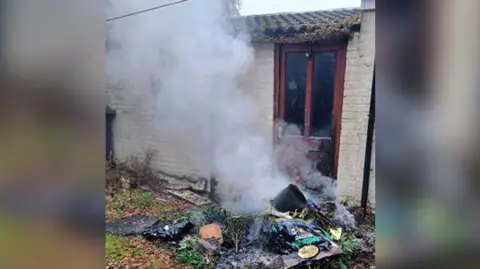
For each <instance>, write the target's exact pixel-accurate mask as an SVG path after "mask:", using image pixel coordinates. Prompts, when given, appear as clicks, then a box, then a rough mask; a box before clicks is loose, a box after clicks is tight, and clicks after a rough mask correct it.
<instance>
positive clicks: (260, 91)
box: [241, 43, 275, 145]
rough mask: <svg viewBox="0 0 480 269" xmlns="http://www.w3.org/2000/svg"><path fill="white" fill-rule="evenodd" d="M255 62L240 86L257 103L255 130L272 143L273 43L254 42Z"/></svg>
mask: <svg viewBox="0 0 480 269" xmlns="http://www.w3.org/2000/svg"><path fill="white" fill-rule="evenodd" d="M253 48H254V53H255V57H254V59H255V63H254V64H253V66H252V67H251V68H250V70H249V72H248V73H247V74H246V75H245V77H243V78H242V79H241V88H242V89H244V90H245V91H246V92H248V93H249V94H250V95H251V96H252V98H253V99H254V100H255V101H256V103H257V110H258V111H257V112H258V113H257V115H258V117H257V119H256V121H255V126H254V128H255V131H256V132H258V133H259V134H260V135H262V136H263V137H264V138H265V139H266V140H267V142H268V144H269V145H273V109H274V101H275V100H274V96H273V95H274V59H275V57H274V45H273V44H271V43H254V44H253Z"/></svg>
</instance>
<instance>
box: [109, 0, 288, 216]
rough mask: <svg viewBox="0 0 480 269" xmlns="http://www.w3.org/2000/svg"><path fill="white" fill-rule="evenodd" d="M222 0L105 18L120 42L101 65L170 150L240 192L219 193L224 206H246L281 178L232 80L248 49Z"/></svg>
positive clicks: (250, 60) (242, 71)
mask: <svg viewBox="0 0 480 269" xmlns="http://www.w3.org/2000/svg"><path fill="white" fill-rule="evenodd" d="M149 2H150V3H146V2H144V1H115V2H113V6H114V7H113V8H112V10H113V11H115V12H112V13H115V14H116V15H118V14H119V13H120V14H121V13H128V12H133V11H136V10H141V9H146V8H148V7H151V6H152V5H153V4H152V1H149ZM225 2H226V1H225V0H190V1H187V2H184V3H181V4H178V5H175V6H170V7H168V8H164V9H161V10H158V11H151V12H148V13H144V14H141V15H135V16H132V17H129V18H124V19H121V20H118V21H114V22H112V33H111V35H112V38H113V39H114V40H115V41H116V42H117V43H118V44H119V47H120V48H119V49H118V50H116V51H115V50H112V52H110V54H109V63H108V68H109V70H108V71H109V73H110V74H112V77H111V79H112V81H114V83H117V84H121V87H120V88H122V89H123V91H129V93H127V94H122V98H125V97H124V96H125V95H127V96H128V95H129V96H130V98H132V100H137V101H138V103H139V104H141V105H142V106H143V107H144V109H145V111H147V112H145V113H150V114H149V116H150V117H151V119H152V124H154V125H155V128H156V130H157V131H158V133H159V136H162V139H167V138H168V141H171V144H172V148H174V150H175V151H176V153H178V154H182V155H184V156H188V157H189V159H190V160H192V162H193V164H194V165H195V166H196V167H198V168H199V169H200V170H202V171H206V172H207V173H208V172H213V173H214V174H215V176H216V177H217V180H218V181H219V183H220V184H223V185H226V186H231V187H233V188H234V189H235V190H236V192H237V193H239V194H241V200H240V201H237V200H234V199H233V198H231V197H232V196H231V195H225V196H224V197H223V198H224V206H226V207H227V208H229V209H230V210H233V211H250V212H253V211H258V210H263V209H264V208H265V206H266V201H267V200H269V199H271V198H273V197H274V196H275V195H276V194H277V193H278V192H279V191H280V190H281V189H283V188H285V187H286V186H287V184H288V181H287V179H286V178H285V176H283V175H282V174H281V173H280V172H279V171H278V169H277V168H276V165H275V161H274V156H273V150H272V145H271V138H270V137H265V135H262V134H261V133H260V132H258V131H257V130H256V128H254V127H255V123H256V122H258V120H257V118H259V117H265V116H264V115H259V114H258V109H257V104H256V102H255V100H254V99H253V98H252V97H251V96H250V95H249V94H248V91H246V89H244V88H242V87H241V86H240V85H241V80H242V79H246V78H247V76H246V74H247V72H248V70H249V69H250V68H251V67H252V66H253V64H254V51H253V48H252V47H251V45H250V42H249V39H248V35H245V34H242V35H239V34H234V31H232V30H233V27H232V25H231V24H230V21H229V20H227V19H226V17H225V15H226V14H225ZM162 3H166V1H156V3H155V5H160V4H162ZM272 98H273V97H272ZM173 144H175V145H173Z"/></svg>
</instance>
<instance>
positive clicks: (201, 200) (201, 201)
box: [167, 190, 212, 206]
mask: <svg viewBox="0 0 480 269" xmlns="http://www.w3.org/2000/svg"><path fill="white" fill-rule="evenodd" d="M167 192H168V193H170V194H172V195H174V196H176V197H178V198H181V199H183V200H185V201H187V202H190V203H192V204H194V205H197V206H202V205H209V204H211V203H212V201H211V200H210V199H208V198H205V197H203V196H200V195H198V194H196V193H194V192H193V191H190V190H168V191H167Z"/></svg>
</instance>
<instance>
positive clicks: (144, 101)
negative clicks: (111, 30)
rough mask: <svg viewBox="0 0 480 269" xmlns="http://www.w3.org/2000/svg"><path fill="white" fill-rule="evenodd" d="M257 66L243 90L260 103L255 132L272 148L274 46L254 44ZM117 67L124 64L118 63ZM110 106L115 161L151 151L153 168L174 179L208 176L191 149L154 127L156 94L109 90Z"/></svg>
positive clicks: (244, 81)
mask: <svg viewBox="0 0 480 269" xmlns="http://www.w3.org/2000/svg"><path fill="white" fill-rule="evenodd" d="M253 47H254V53H255V57H254V59H255V62H254V64H253V65H252V66H251V68H250V70H249V71H248V72H247V74H246V75H245V77H243V78H239V81H240V86H241V88H242V89H244V90H245V91H247V92H248V93H249V94H250V95H251V96H252V97H253V98H254V100H256V102H257V109H258V117H256V119H257V120H256V122H255V124H254V126H252V128H254V129H255V130H254V131H255V132H257V133H258V134H260V135H262V136H263V137H265V139H267V143H268V144H269V145H271V144H272V137H273V109H274V108H273V104H274V98H273V93H274V90H273V85H274V84H273V79H274V73H273V70H274V56H273V55H274V46H273V44H268V43H259V44H254V46H253ZM117 64H121V63H120V62H118V59H117ZM107 93H108V96H109V98H108V99H109V105H110V107H111V108H112V109H114V110H116V113H117V115H116V117H115V120H114V124H113V150H114V152H115V157H116V158H117V159H119V160H126V159H127V158H129V157H130V156H133V155H139V156H140V157H142V156H143V155H144V153H145V152H146V151H147V150H151V151H153V152H154V153H155V155H154V157H153V159H152V163H151V167H152V168H154V169H160V170H162V171H164V172H167V173H170V174H174V175H191V176H208V175H209V171H204V170H203V169H202V168H201V167H196V166H195V162H194V161H193V160H192V159H191V157H190V156H188V154H185V152H187V153H188V149H183V148H180V147H181V146H182V142H181V141H175V139H174V138H172V137H169V136H168V135H166V134H165V133H162V130H158V128H156V127H155V126H154V124H155V115H154V111H153V108H154V104H152V103H151V102H152V99H153V98H152V94H151V92H150V91H149V90H148V89H146V90H145V91H134V90H131V89H130V88H129V87H128V85H119V86H118V87H115V86H113V87H109V89H108V91H107Z"/></svg>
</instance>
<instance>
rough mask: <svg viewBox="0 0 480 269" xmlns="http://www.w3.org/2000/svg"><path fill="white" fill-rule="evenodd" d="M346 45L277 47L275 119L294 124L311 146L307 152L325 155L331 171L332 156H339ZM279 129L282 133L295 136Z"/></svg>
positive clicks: (335, 163) (335, 161) (318, 156)
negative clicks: (328, 159)
mask: <svg viewBox="0 0 480 269" xmlns="http://www.w3.org/2000/svg"><path fill="white" fill-rule="evenodd" d="M345 47H346V44H343V45H326V46H324V45H311V46H310V45H282V46H277V50H276V61H275V62H276V65H275V66H276V71H275V72H276V75H275V83H276V87H275V88H276V91H275V100H276V101H275V119H277V120H282V121H283V122H285V123H287V124H289V125H295V126H297V127H298V129H299V130H300V133H299V135H301V137H302V138H303V139H305V140H306V141H307V142H308V143H309V145H311V147H310V152H309V155H310V156H316V157H312V158H313V159H315V158H316V159H321V158H324V157H325V156H326V155H328V156H329V157H328V158H330V161H329V162H331V164H330V165H329V166H330V168H332V169H330V170H331V171H332V170H333V171H336V166H337V160H336V158H333V156H338V143H337V142H338V140H339V135H340V123H341V122H340V120H341V118H340V114H341V106H342V100H343V81H344V69H345ZM279 130H282V131H283V133H281V134H279V135H281V136H286V135H291V136H295V134H296V135H297V136H296V137H298V133H295V134H293V135H292V134H291V133H289V132H285V131H284V130H286V129H285V128H284V129H279ZM310 153H314V154H310ZM317 153H318V154H317ZM325 162H326V161H325V160H324V161H323V163H322V165H325ZM333 167H335V168H333Z"/></svg>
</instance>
